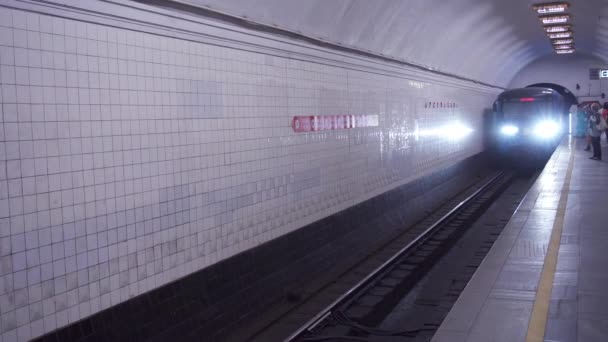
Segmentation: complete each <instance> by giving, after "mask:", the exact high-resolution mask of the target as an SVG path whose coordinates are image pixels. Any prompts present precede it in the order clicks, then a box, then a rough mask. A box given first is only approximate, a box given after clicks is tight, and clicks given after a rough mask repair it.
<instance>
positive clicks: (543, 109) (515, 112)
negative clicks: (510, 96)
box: [502, 99, 551, 120]
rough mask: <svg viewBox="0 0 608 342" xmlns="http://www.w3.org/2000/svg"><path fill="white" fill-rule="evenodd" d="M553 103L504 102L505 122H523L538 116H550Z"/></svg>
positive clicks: (537, 101)
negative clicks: (522, 120)
mask: <svg viewBox="0 0 608 342" xmlns="http://www.w3.org/2000/svg"><path fill="white" fill-rule="evenodd" d="M550 106H551V103H550V102H547V101H539V100H538V99H537V100H536V101H531V102H521V101H517V102H515V101H513V102H503V104H502V113H503V116H504V119H505V120H521V119H524V120H525V119H526V118H528V117H531V116H538V115H539V114H540V115H543V114H548V113H547V112H548V111H550V110H551V107H550Z"/></svg>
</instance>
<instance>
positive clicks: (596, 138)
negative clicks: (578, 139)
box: [589, 103, 602, 160]
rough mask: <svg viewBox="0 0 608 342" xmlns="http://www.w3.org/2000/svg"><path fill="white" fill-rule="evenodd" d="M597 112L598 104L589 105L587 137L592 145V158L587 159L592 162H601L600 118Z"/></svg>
mask: <svg viewBox="0 0 608 342" xmlns="http://www.w3.org/2000/svg"><path fill="white" fill-rule="evenodd" d="M599 110H600V105H599V103H594V104H592V105H591V112H590V113H589V135H590V136H591V145H593V157H591V158H589V159H593V160H602V146H601V145H600V137H601V135H602V130H601V127H600V124H601V122H602V116H601V115H600V113H599Z"/></svg>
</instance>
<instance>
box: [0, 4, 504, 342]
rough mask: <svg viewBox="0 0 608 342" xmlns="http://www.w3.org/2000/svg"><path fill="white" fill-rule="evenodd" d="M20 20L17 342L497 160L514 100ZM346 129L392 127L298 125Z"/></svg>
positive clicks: (96, 14) (399, 72) (194, 39)
mask: <svg viewBox="0 0 608 342" xmlns="http://www.w3.org/2000/svg"><path fill="white" fill-rule="evenodd" d="M78 4H81V5H82V6H85V7H87V6H90V7H95V8H94V9H91V11H90V12H89V11H88V10H89V9H88V8H77V7H78ZM0 5H2V7H0V87H1V98H0V100H1V103H2V112H1V113H2V116H1V118H2V121H1V123H0V124H1V128H2V129H0V341H3V342H4V341H12V340H27V339H30V338H33V337H36V336H40V335H42V334H44V333H46V332H50V331H53V330H54V329H56V328H59V327H62V326H66V325H67V324H69V323H72V322H75V321H78V320H80V319H82V318H85V317H88V316H90V315H91V314H93V313H96V312H99V311H101V310H103V309H106V308H108V307H110V306H113V305H116V304H119V303H121V302H124V301H125V300H127V299H129V298H131V297H134V296H136V295H139V294H142V293H145V292H147V291H149V290H151V289H154V288H157V287H159V286H161V285H163V284H167V283H169V282H171V281H173V280H176V279H179V278H181V277H184V276H186V275H188V274H191V273H192V272H194V271H197V270H200V269H203V268H205V267H207V266H209V265H212V264H214V263H216V262H218V261H220V260H224V259H226V258H228V257H230V256H232V255H235V254H237V253H240V252H243V251H246V250H248V249H250V248H252V247H255V246H257V245H259V244H261V243H263V242H266V241H269V240H271V239H273V238H276V237H279V236H282V235H284V234H286V233H289V232H291V231H294V230H296V229H298V228H299V227H302V226H304V225H306V224H309V223H311V222H314V221H317V220H319V219H321V218H323V217H326V216H328V215H331V214H333V213H336V212H338V211H340V210H343V209H345V208H348V207H351V206H353V205H355V204H357V203H360V202H361V201H364V200H366V199H369V198H371V197H373V196H374V195H377V194H380V193H383V192H385V191H388V190H390V189H393V188H395V187H397V186H399V185H402V184H404V183H406V182H408V181H411V180H413V179H416V178H418V177H421V176H422V175H425V174H429V173H430V172H433V171H436V170H439V169H441V168H444V167H447V166H449V165H452V164H454V163H455V162H457V161H460V160H462V159H464V158H466V157H468V156H471V155H473V154H475V153H477V152H479V151H481V150H482V142H481V131H482V124H481V123H482V114H483V111H484V109H485V108H487V107H489V106H491V103H492V100H493V97H494V96H495V94H496V93H497V92H498V90H497V89H494V88H488V87H485V86H481V85H475V84H472V83H468V82H464V81H458V80H450V79H449V78H446V77H440V76H437V75H433V74H430V73H426V72H421V71H419V70H409V69H407V68H405V67H399V66H395V65H389V64H386V63H380V62H376V61H373V60H365V59H362V58H360V57H358V58H355V57H354V56H345V55H343V54H334V53H332V52H331V51H324V50H322V49H312V48H311V49H310V51H309V54H308V55H304V54H302V53H301V52H300V51H301V50H302V48H301V46H299V47H294V46H292V45H290V44H289V43H288V42H284V41H280V40H273V42H272V44H271V43H270V40H268V39H267V38H264V37H261V38H260V37H259V36H258V35H254V34H253V33H251V32H246V31H245V32H236V31H229V30H228V29H227V28H221V27H220V28H219V29H218V27H219V26H217V25H215V26H213V28H211V26H212V25H207V24H205V22H204V21H203V20H202V19H197V21H196V20H190V21H185V20H181V19H175V18H168V16H167V15H163V14H162V13H161V14H159V13H157V12H155V11H142V10H140V9H123V8H117V6H118V5H116V4H113V3H110V2H106V3H103V2H94V1H91V2H82V3H79V2H73V6H76V8H75V7H61V6H55V5H54V4H52V2H51V3H42V2H41V3H37V2H27V1H23V2H22V1H2V2H1V3H0ZM140 7H141V6H140ZM117 13H120V16H118V15H117ZM182 16H187V15H185V14H184V15H182ZM188 25H190V26H192V25H194V27H196V29H197V31H196V32H194V31H192V30H191V29H189V28H190V26H188ZM213 30H216V31H213ZM217 30H219V32H220V35H219V36H214V37H213V38H209V37H210V35H211V34H212V33H214V34H217ZM221 30H226V31H225V36H226V37H227V36H228V35H237V38H239V39H241V40H240V41H239V40H237V39H231V40H228V39H227V38H226V40H222V39H223V38H225V37H224V36H222V31H221ZM208 31H209V32H208ZM211 31H213V32H211ZM206 33H209V34H208V35H206ZM265 39H266V40H265ZM252 45H255V49H254V48H251V46H252ZM271 45H272V46H271ZM278 47H280V48H281V49H278ZM289 49H291V50H289ZM305 50H306V49H305ZM404 68H405V69H404ZM445 103H455V104H456V108H449V109H448V108H447V106H445V105H444V104H445ZM444 106H445V107H444ZM336 114H353V115H357V114H374V115H378V116H379V120H380V121H379V126H378V127H375V128H359V129H352V130H334V131H325V132H313V133H294V132H293V130H292V129H291V127H290V123H291V117H292V116H294V115H336ZM463 127H465V128H470V129H471V130H472V131H470V134H468V135H466V134H462V132H461V131H459V129H461V128H463ZM467 132H468V131H467Z"/></svg>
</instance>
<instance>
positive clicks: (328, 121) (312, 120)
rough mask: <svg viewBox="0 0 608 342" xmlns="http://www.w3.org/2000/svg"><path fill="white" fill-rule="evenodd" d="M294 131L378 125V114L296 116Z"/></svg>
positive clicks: (293, 125)
mask: <svg viewBox="0 0 608 342" xmlns="http://www.w3.org/2000/svg"><path fill="white" fill-rule="evenodd" d="M291 127H292V128H293V131H294V132H318V131H333V130H338V129H351V128H363V127H378V115H324V116H294V117H293V119H292V121H291Z"/></svg>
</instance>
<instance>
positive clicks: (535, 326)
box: [526, 140, 576, 342]
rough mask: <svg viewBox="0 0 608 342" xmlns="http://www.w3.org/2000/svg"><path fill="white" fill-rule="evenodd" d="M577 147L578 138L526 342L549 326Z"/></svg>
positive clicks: (534, 341)
mask: <svg viewBox="0 0 608 342" xmlns="http://www.w3.org/2000/svg"><path fill="white" fill-rule="evenodd" d="M575 147H576V140H575V141H574V143H573V144H572V148H571V150H570V160H569V162H568V171H567V172H566V179H565V180H564V185H563V186H562V190H561V197H560V199H559V204H558V206H557V212H556V213H555V221H554V222H553V230H552V232H551V238H550V240H549V248H548V249H547V255H545V264H544V266H543V270H542V273H541V276H540V283H539V284H538V290H537V292H536V298H535V299H534V307H533V308H532V315H531V316H530V321H529V323H528V333H527V335H526V342H543V341H544V338H545V328H546V326H547V318H548V314H549V303H550V300H551V289H552V288H553V279H554V278H555V269H556V267H557V254H558V253H557V252H558V251H559V245H560V243H561V239H562V231H563V230H564V218H565V216H566V204H567V203H568V190H569V189H570V180H571V178H572V169H573V165H574V151H575Z"/></svg>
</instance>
